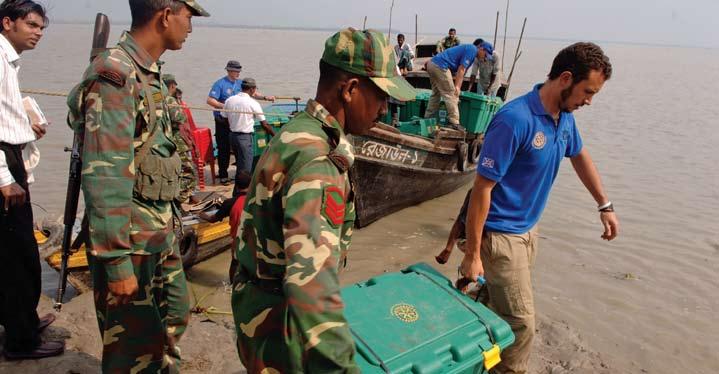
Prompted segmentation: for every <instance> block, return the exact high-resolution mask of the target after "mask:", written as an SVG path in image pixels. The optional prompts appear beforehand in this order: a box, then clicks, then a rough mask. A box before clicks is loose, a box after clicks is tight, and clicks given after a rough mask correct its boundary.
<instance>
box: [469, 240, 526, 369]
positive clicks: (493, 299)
mask: <svg viewBox="0 0 719 374" xmlns="http://www.w3.org/2000/svg"><path fill="white" fill-rule="evenodd" d="M538 244H539V236H538V230H537V228H536V227H534V228H532V229H531V230H530V231H529V232H527V233H524V234H518V235H515V234H504V233H498V232H485V233H484V235H483V237H482V246H481V250H480V255H481V257H482V264H483V265H484V271H485V274H484V275H485V278H486V279H487V291H488V293H489V308H490V309H492V310H493V311H494V312H495V313H497V314H498V315H499V316H500V317H502V319H504V320H505V321H507V323H509V325H510V326H511V327H512V332H514V336H515V341H514V344H512V345H511V346H509V347H508V348H507V349H506V350H504V351H503V352H502V362H500V363H499V365H497V366H496V367H494V368H493V369H492V373H494V374H508V373H526V372H527V367H528V362H529V353H530V350H531V347H532V340H533V339H534V329H535V321H534V296H533V295H532V279H531V270H532V269H533V268H534V260H535V258H536V255H537V247H538Z"/></svg>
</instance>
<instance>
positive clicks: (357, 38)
mask: <svg viewBox="0 0 719 374" xmlns="http://www.w3.org/2000/svg"><path fill="white" fill-rule="evenodd" d="M396 66H397V62H396V60H395V56H394V51H393V50H392V47H391V45H389V43H388V42H387V39H386V37H385V36H384V35H383V34H382V33H381V32H378V31H370V30H365V31H359V30H355V29H352V28H348V29H344V30H341V31H340V32H338V33H336V34H334V35H333V36H331V37H330V38H329V39H327V41H326V42H325V49H324V53H323V55H322V59H321V60H320V79H319V83H318V85H317V95H316V97H315V99H314V100H310V101H309V102H308V103H307V107H306V108H305V110H304V111H302V112H300V113H299V114H297V115H296V116H295V117H294V118H293V119H292V120H291V121H290V122H289V123H287V124H286V125H285V126H283V127H282V129H281V130H280V131H279V133H278V134H277V135H276V136H275V137H274V138H273V139H272V141H271V142H270V144H269V147H268V148H267V150H266V151H265V153H264V154H263V155H262V157H261V158H260V161H259V162H258V164H257V167H256V168H255V172H254V176H253V178H252V183H251V185H250V192H249V193H248V195H247V200H246V201H247V202H246V205H245V211H244V213H243V215H242V224H241V226H242V228H241V230H242V232H241V236H240V241H239V243H238V245H237V246H236V254H237V259H238V261H239V268H238V270H237V273H236V274H235V277H234V280H233V292H232V312H233V314H234V319H235V329H236V330H237V348H238V353H239V356H240V359H241V360H242V363H243V364H244V365H245V367H246V368H247V371H248V372H249V373H339V372H341V373H359V368H358V367H357V365H356V363H355V360H354V355H355V346H354V341H353V339H352V335H351V334H350V331H349V327H348V326H347V321H346V320H345V318H344V310H343V309H344V306H343V302H342V298H341V297H340V292H339V291H340V287H339V282H338V272H339V271H340V269H341V268H342V267H343V264H344V263H345V259H346V255H347V250H348V247H349V244H350V237H351V234H352V226H353V224H354V220H355V207H354V199H353V193H352V187H351V185H350V182H349V176H348V170H349V168H350V167H351V166H352V163H353V162H354V153H353V150H352V145H351V144H350V143H349V141H348V140H347V138H346V135H345V134H355V135H363V134H366V133H368V132H369V130H370V129H371V128H372V127H374V126H375V124H376V122H377V120H378V118H381V117H382V116H383V115H384V114H386V112H387V99H388V97H394V98H396V99H398V100H403V101H407V100H412V99H414V98H415V95H416V92H415V90H414V88H412V86H410V85H409V83H407V81H405V80H404V78H402V76H401V75H399V74H398V73H397V67H396Z"/></svg>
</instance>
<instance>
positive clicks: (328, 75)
mask: <svg viewBox="0 0 719 374" xmlns="http://www.w3.org/2000/svg"><path fill="white" fill-rule="evenodd" d="M352 78H360V79H362V78H365V79H367V77H363V76H360V75H357V74H354V73H350V72H348V71H344V70H342V69H340V68H338V67H336V66H334V65H330V64H328V63H326V62H324V61H323V60H320V80H319V83H318V86H319V87H327V86H329V85H331V84H333V83H334V82H337V81H345V80H348V79H352Z"/></svg>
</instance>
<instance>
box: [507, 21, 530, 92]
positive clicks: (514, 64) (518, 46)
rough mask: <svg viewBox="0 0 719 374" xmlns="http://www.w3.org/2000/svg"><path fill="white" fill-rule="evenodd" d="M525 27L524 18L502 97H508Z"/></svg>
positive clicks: (520, 52) (520, 53)
mask: <svg viewBox="0 0 719 374" xmlns="http://www.w3.org/2000/svg"><path fill="white" fill-rule="evenodd" d="M525 26H527V17H524V22H523V23H522V32H521V33H520V34H519V42H518V43H517V50H516V52H514V61H513V62H512V70H510V71H509V77H508V78H507V90H506V92H505V95H504V97H509V86H510V85H511V84H512V75H514V67H515V66H516V65H517V61H518V60H519V57H520V56H521V55H522V51H520V50H519V49H520V48H521V46H522V38H524V28H525Z"/></svg>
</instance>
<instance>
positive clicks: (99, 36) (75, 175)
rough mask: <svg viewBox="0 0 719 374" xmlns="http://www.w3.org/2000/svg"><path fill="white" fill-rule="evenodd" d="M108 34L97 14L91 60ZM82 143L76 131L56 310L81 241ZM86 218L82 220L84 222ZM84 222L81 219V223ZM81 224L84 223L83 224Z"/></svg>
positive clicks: (104, 45)
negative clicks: (74, 233)
mask: <svg viewBox="0 0 719 374" xmlns="http://www.w3.org/2000/svg"><path fill="white" fill-rule="evenodd" d="M109 37H110V20H109V19H108V18H107V16H106V15H104V14H102V13H98V14H97V16H96V17H95V30H94V32H93V35H92V50H91V51H90V62H92V60H94V59H95V57H97V55H98V54H100V53H101V52H102V51H103V50H105V48H107V40H108V38H109ZM82 146H83V134H82V133H80V134H78V133H75V135H74V137H73V140H72V149H67V148H66V149H65V151H70V172H69V175H68V180H67V194H66V195H65V213H64V217H63V224H64V225H65V232H64V233H63V236H62V261H61V265H60V279H59V280H58V286H57V296H56V297H55V306H54V307H55V310H57V311H58V312H59V311H60V309H62V301H63V298H64V297H65V290H66V289H67V273H68V270H67V262H68V260H69V258H70V255H72V253H73V252H75V251H76V249H77V248H78V247H79V244H80V243H81V242H82V241H84V240H83V239H82V236H83V235H82V233H81V234H79V235H78V238H77V240H76V241H75V243H74V244H73V243H71V240H72V231H73V228H74V226H75V217H76V216H77V205H78V202H79V200H80V182H81V181H80V179H81V173H82ZM85 220H86V218H85V219H84V220H83V221H85ZM83 223H84V222H83ZM83 226H84V225H83Z"/></svg>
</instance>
